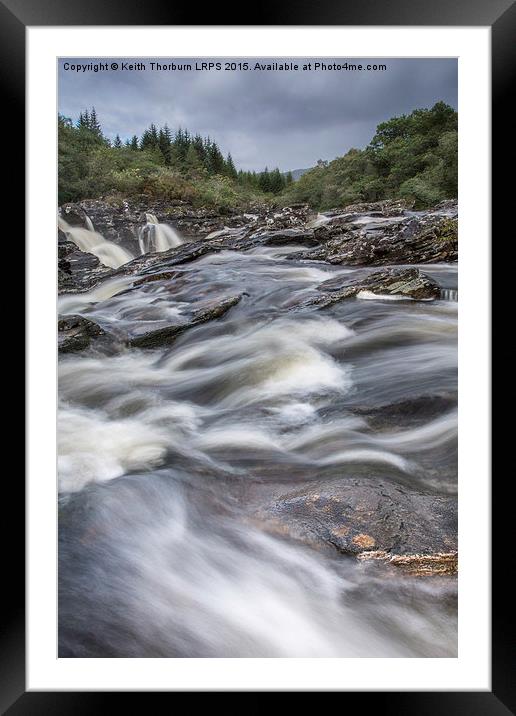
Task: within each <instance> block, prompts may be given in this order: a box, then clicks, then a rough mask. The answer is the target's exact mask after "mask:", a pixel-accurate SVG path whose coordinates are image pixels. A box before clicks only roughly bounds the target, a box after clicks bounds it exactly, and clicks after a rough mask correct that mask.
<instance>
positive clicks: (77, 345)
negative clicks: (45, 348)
mask: <svg viewBox="0 0 516 716" xmlns="http://www.w3.org/2000/svg"><path fill="white" fill-rule="evenodd" d="M57 330H58V349H59V352H60V353H73V352H76V351H82V350H84V349H85V348H88V346H89V345H90V344H91V341H92V340H93V339H95V338H99V337H101V336H105V335H106V333H105V331H104V330H103V329H102V328H101V327H100V326H99V325H97V324H96V323H94V322H93V321H90V320H88V319H87V318H84V317H83V316H76V315H65V316H60V317H59V320H58V322H57Z"/></svg>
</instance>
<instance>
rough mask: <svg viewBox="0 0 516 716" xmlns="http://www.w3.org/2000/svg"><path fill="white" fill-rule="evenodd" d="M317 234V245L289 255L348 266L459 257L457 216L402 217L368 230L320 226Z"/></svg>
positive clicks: (438, 260) (416, 262) (445, 259)
mask: <svg viewBox="0 0 516 716" xmlns="http://www.w3.org/2000/svg"><path fill="white" fill-rule="evenodd" d="M325 232H326V235H327V238H326V240H323V238H322V235H323V234H324V233H325ZM317 236H318V238H319V239H320V241H321V245H320V246H318V247H316V248H315V249H311V250H308V251H306V252H303V253H301V252H300V253H295V254H290V256H289V258H290V259H311V260H318V261H328V262H329V263H332V264H343V265H347V266H384V265H387V264H407V263H410V264H419V263H439V262H443V261H444V262H453V261H457V258H458V233H457V219H455V218H451V217H450V216H443V215H438V214H426V215H424V216H409V217H401V218H400V219H399V220H395V221H393V222H389V223H387V224H378V226H375V227H374V228H369V229H368V228H367V227H363V228H361V227H359V226H356V225H354V224H345V225H341V226H333V227H332V226H330V227H325V226H322V227H320V229H319V230H318V232H317Z"/></svg>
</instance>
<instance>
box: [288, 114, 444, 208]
mask: <svg viewBox="0 0 516 716" xmlns="http://www.w3.org/2000/svg"><path fill="white" fill-rule="evenodd" d="M457 139H458V135H457V112H456V111H455V110H454V109H453V108H452V107H450V106H449V105H447V104H445V103H444V102H437V103H436V104H435V105H434V106H433V107H432V108H431V109H416V110H414V111H413V112H411V113H410V114H408V115H401V116H399V117H392V118H391V119H389V120H388V121H386V122H382V123H380V124H379V125H378V126H377V128H376V133H375V135H374V137H373V138H372V139H371V141H370V142H369V144H368V145H367V146H366V147H365V149H350V150H349V151H348V152H347V154H345V155H344V156H342V157H337V158H336V159H334V160H333V161H331V162H328V161H319V162H318V163H317V166H316V167H314V168H313V169H311V170H310V171H308V172H306V173H305V174H303V176H301V177H300V179H299V180H298V181H296V182H295V183H294V184H293V185H292V186H291V187H290V188H289V189H287V191H286V192H285V200H286V201H287V202H307V203H309V204H311V205H312V206H314V207H316V208H318V209H320V210H324V209H331V208H334V207H340V206H346V205H348V204H353V203H356V202H371V201H378V200H381V199H389V198H407V199H412V200H414V201H415V205H416V208H425V207H428V206H432V205H435V204H436V203H438V202H439V201H441V200H443V199H452V198H455V197H456V196H457V183H458V182H457V176H458V175H457V170H458V164H457V158H458V152H457Z"/></svg>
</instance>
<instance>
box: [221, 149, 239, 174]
mask: <svg viewBox="0 0 516 716" xmlns="http://www.w3.org/2000/svg"><path fill="white" fill-rule="evenodd" d="M224 169H225V171H224V173H225V174H226V176H228V177H231V179H236V178H237V176H238V174H237V170H236V168H235V164H234V162H233V157H232V156H231V154H228V156H227V158H226V162H225V167H224Z"/></svg>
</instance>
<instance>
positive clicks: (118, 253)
mask: <svg viewBox="0 0 516 716" xmlns="http://www.w3.org/2000/svg"><path fill="white" fill-rule="evenodd" d="M86 223H87V225H88V227H91V228H87V229H85V228H83V227H80V226H70V225H69V224H68V222H67V221H65V220H64V219H63V217H62V216H59V217H58V226H59V228H60V229H61V231H63V232H64V233H65V234H66V236H67V238H68V239H70V241H73V243H74V244H75V245H76V246H77V247H78V248H79V249H80V250H81V251H85V252H86V253H88V254H94V255H95V256H96V257H97V258H98V259H99V261H100V262H101V263H102V264H104V266H109V268H118V267H119V266H121V265H122V264H126V263H127V262H128V261H131V259H133V258H134V256H133V255H132V254H130V253H129V251H126V250H125V249H123V248H122V247H121V246H118V245H117V244H114V243H113V242H112V241H107V240H106V239H105V238H104V237H103V236H102V234H99V233H98V231H95V230H94V229H93V223H92V221H91V219H89V218H87V221H86Z"/></svg>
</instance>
